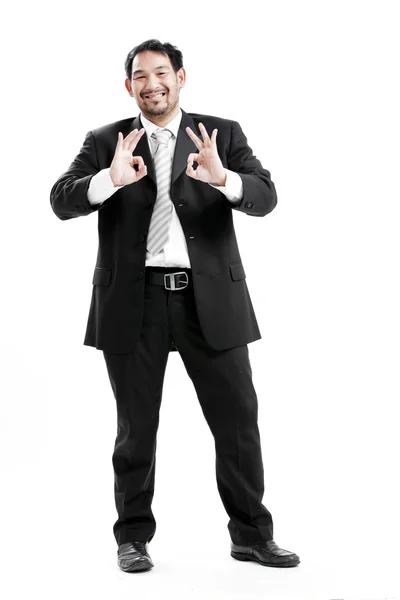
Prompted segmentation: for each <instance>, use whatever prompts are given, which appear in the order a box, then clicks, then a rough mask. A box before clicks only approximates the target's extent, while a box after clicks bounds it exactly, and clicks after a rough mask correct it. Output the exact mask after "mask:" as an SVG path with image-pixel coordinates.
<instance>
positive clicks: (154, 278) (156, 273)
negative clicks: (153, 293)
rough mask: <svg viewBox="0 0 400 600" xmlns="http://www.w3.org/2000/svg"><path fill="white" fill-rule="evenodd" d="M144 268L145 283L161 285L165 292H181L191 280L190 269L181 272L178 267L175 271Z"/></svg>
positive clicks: (160, 268)
mask: <svg viewBox="0 0 400 600" xmlns="http://www.w3.org/2000/svg"><path fill="white" fill-rule="evenodd" d="M156 269H157V267H146V281H147V282H148V283H156V284H158V285H163V286H164V287H165V289H166V290H171V291H175V290H183V289H185V288H186V287H187V286H188V285H189V283H191V280H192V274H191V269H186V270H185V271H181V270H180V268H179V267H177V268H176V271H175V270H172V269H167V268H165V269H163V268H162V267H158V270H156Z"/></svg>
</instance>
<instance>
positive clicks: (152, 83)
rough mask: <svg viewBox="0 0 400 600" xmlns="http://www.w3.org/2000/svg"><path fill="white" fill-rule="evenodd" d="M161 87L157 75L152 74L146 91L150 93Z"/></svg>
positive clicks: (147, 82) (148, 79) (147, 81)
mask: <svg viewBox="0 0 400 600" xmlns="http://www.w3.org/2000/svg"><path fill="white" fill-rule="evenodd" d="M158 87H159V85H158V79H157V75H155V74H154V73H150V74H149V76H148V77H147V80H146V89H147V90H148V91H153V90H156V89H157V88H158Z"/></svg>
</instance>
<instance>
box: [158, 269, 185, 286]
mask: <svg viewBox="0 0 400 600" xmlns="http://www.w3.org/2000/svg"><path fill="white" fill-rule="evenodd" d="M175 275H186V281H184V282H183V283H184V284H185V285H183V286H181V287H177V286H176V284H175ZM172 276H173V278H172ZM167 277H170V283H171V287H168V286H167ZM178 283H179V282H178ZM188 283H189V277H188V274H187V273H186V271H177V272H176V273H165V275H164V287H165V289H166V290H183V289H185V287H187V285H188Z"/></svg>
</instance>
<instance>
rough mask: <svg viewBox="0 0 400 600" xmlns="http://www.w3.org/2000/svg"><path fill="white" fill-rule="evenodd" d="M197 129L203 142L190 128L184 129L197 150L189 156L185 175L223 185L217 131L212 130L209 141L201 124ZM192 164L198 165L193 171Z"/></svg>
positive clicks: (224, 177) (224, 179) (223, 170)
mask: <svg viewBox="0 0 400 600" xmlns="http://www.w3.org/2000/svg"><path fill="white" fill-rule="evenodd" d="M199 129H200V131H201V135H202V136H203V141H201V140H200V138H199V137H197V135H196V134H195V133H194V132H193V131H192V130H191V129H190V127H186V132H187V134H188V136H189V137H190V139H192V140H193V142H194V143H195V145H196V148H197V149H198V150H199V152H197V153H196V152H193V153H192V154H189V156H188V161H187V168H186V173H187V175H189V176H190V177H193V179H199V180H200V181H204V182H205V183H211V184H213V185H225V181H226V173H225V169H224V167H223V165H222V162H221V159H220V157H219V155H218V150H217V143H216V139H217V131H218V129H214V130H213V132H212V134H211V139H210V137H209V135H208V133H207V131H206V128H205V127H204V125H203V123H199ZM194 162H197V164H198V167H197V169H196V170H194V169H193V163H194Z"/></svg>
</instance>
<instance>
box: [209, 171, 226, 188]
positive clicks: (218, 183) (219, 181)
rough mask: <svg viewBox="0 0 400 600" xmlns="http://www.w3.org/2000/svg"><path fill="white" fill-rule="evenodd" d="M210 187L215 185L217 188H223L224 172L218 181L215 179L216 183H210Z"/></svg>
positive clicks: (224, 182) (224, 181)
mask: <svg viewBox="0 0 400 600" xmlns="http://www.w3.org/2000/svg"><path fill="white" fill-rule="evenodd" d="M210 183H211V185H217V186H218V187H224V185H225V184H226V171H224V174H223V175H221V177H220V178H219V179H217V181H210Z"/></svg>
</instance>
